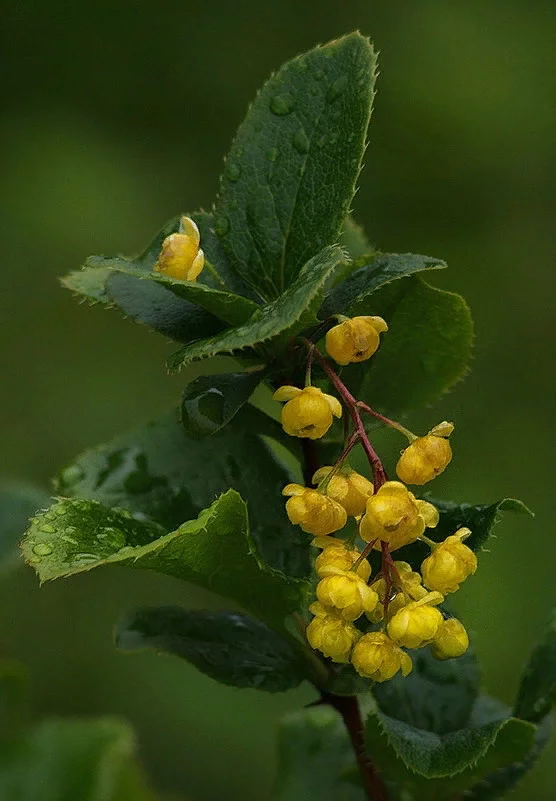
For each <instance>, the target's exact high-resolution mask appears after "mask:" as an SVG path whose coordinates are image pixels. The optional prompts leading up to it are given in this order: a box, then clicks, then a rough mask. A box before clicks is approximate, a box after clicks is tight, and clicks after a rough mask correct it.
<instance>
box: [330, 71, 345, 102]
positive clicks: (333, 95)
mask: <svg viewBox="0 0 556 801" xmlns="http://www.w3.org/2000/svg"><path fill="white" fill-rule="evenodd" d="M347 82H348V79H347V75H340V77H339V78H336V80H335V81H334V83H332V84H330V87H329V89H328V92H327V93H326V99H327V100H328V102H329V103H333V102H334V101H335V100H337V99H338V98H339V97H340V95H341V94H342V92H343V91H344V89H345V88H346V86H347Z"/></svg>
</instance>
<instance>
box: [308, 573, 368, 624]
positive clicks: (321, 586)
mask: <svg viewBox="0 0 556 801" xmlns="http://www.w3.org/2000/svg"><path fill="white" fill-rule="evenodd" d="M317 598H318V600H319V602H320V603H321V604H323V605H324V606H326V607H328V608H329V609H333V610H334V612H335V613H336V614H338V615H340V616H341V617H343V618H344V620H357V618H358V617H360V616H361V615H362V614H363V612H372V611H373V609H374V608H375V607H376V605H377V603H378V595H377V594H376V592H375V591H374V590H373V589H371V587H369V586H368V585H367V584H366V582H365V581H363V579H362V578H361V577H360V576H358V575H357V574H356V573H352V572H350V573H343V572H341V571H340V570H338V571H337V573H336V575H328V576H327V577H326V578H323V579H322V580H321V581H319V583H318V584H317Z"/></svg>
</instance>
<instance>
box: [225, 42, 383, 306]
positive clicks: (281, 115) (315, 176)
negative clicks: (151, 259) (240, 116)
mask: <svg viewBox="0 0 556 801" xmlns="http://www.w3.org/2000/svg"><path fill="white" fill-rule="evenodd" d="M375 67H376V61H375V55H374V52H373V49H372V47H371V45H370V44H369V41H368V40H367V39H365V38H364V37H362V36H360V35H359V34H358V33H354V34H350V35H349V36H346V37H344V38H342V39H338V40H336V41H335V42H331V43H329V44H327V45H324V46H323V47H318V48H315V49H314V50H311V51H310V52H309V53H306V54H304V55H302V56H299V57H298V58H295V59H293V60H292V61H290V62H288V63H287V64H285V65H284V66H283V67H282V68H281V69H280V70H278V72H277V73H276V74H275V75H273V76H272V78H270V80H269V81H268V82H267V83H266V84H265V85H264V87H263V88H262V89H261V91H260V92H259V94H258V95H257V97H256V99H255V101H254V102H253V104H252V105H251V107H250V109H249V111H248V114H247V117H246V118H245V120H244V122H243V123H242V125H241V126H240V128H239V130H238V133H237V136H236V138H235V140H234V142H233V144H232V148H231V150H230V153H229V155H228V158H227V160H226V169H225V172H224V175H223V177H222V181H221V186H220V192H219V196H218V199H217V201H216V206H215V229H216V233H217V234H218V235H219V236H220V238H221V240H222V244H223V247H224V250H225V251H226V254H227V256H228V258H229V261H230V263H231V264H232V265H233V267H234V268H235V270H236V271H237V272H238V273H239V274H240V275H241V276H242V277H243V278H244V280H245V281H246V282H247V283H248V284H249V285H250V286H252V287H253V289H254V290H255V291H257V292H260V294H261V295H262V296H263V297H264V298H266V299H272V298H275V297H277V296H279V295H280V293H281V292H283V291H284V289H286V287H288V286H289V285H290V284H291V283H292V282H293V281H294V280H295V279H296V277H297V275H298V273H299V271H300V269H301V267H302V266H303V265H304V264H305V263H306V262H307V261H308V260H309V259H310V258H311V257H312V256H314V254H315V253H318V251H320V250H321V249H322V248H324V247H326V246H327V245H331V244H333V243H334V242H335V241H336V240H337V238H338V234H339V232H340V227H341V225H342V222H343V221H344V218H345V216H346V214H347V212H348V210H349V208H350V203H351V201H352V198H353V195H354V193H355V184H356V181H357V177H358V175H359V170H360V167H361V160H362V158H363V152H364V149H365V141H366V135H367V126H368V123H369V118H370V114H371V105H372V99H373V84H374V77H375Z"/></svg>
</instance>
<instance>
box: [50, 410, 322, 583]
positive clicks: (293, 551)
mask: <svg viewBox="0 0 556 801" xmlns="http://www.w3.org/2000/svg"><path fill="white" fill-rule="evenodd" d="M281 431H282V429H281V428H280V426H279V425H278V424H277V423H276V422H274V421H273V420H271V419H270V418H269V417H267V415H265V414H263V413H262V412H259V411H258V410H256V409H254V408H253V407H252V406H250V405H246V406H244V407H243V408H242V409H241V410H240V411H239V412H238V414H237V415H236V417H235V419H234V422H233V425H230V426H226V428H224V429H223V430H222V431H220V432H217V433H216V434H214V435H213V436H211V437H207V438H205V439H202V440H199V439H198V438H194V437H190V436H188V435H187V433H186V432H185V430H184V428H183V426H182V425H181V424H180V423H179V420H178V419H177V414H176V413H175V412H170V413H169V414H165V415H163V416H162V417H160V418H158V419H157V420H153V421H152V422H151V423H149V424H147V425H146V426H144V427H143V428H139V429H136V430H135V431H131V432H129V433H127V434H123V435H121V436H120V437H117V438H116V439H114V440H113V441H112V442H109V443H107V444H106V445H101V446H100V447H99V448H96V449H94V450H90V451H86V452H85V453H84V454H83V455H82V456H81V457H79V458H78V459H77V460H76V462H74V464H72V465H69V466H68V467H67V468H65V469H64V470H62V472H61V473H60V475H59V477H58V480H57V483H56V488H57V490H58V492H59V493H60V494H61V495H64V496H70V497H74V498H90V499H96V500H99V501H101V502H102V503H103V504H104V505H105V506H108V507H113V506H117V507H122V508H124V509H127V510H129V511H130V512H132V513H134V514H138V515H141V516H146V518H147V519H150V520H153V521H154V522H156V523H158V524H160V525H161V526H163V527H164V529H166V530H167V531H171V530H173V529H175V528H177V527H178V526H179V525H180V524H181V523H183V521H184V520H189V519H191V518H193V517H196V516H197V515H198V514H199V512H200V511H201V510H202V509H204V508H205V507H206V506H209V505H210V503H211V502H212V501H213V500H214V498H215V497H216V496H217V495H219V494H220V493H222V492H226V490H227V489H229V488H230V487H232V488H233V489H235V490H237V492H239V494H240V495H241V496H242V498H244V499H245V501H246V502H247V508H248V514H249V526H250V531H251V535H252V536H253V539H254V541H255V542H256V543H257V549H258V551H259V553H260V554H261V557H262V559H263V560H264V561H265V562H266V563H267V564H269V565H270V566H271V567H273V568H275V569H277V570H281V571H283V572H284V573H286V574H287V575H289V576H294V577H302V576H306V575H307V574H308V572H309V542H310V538H309V537H308V535H306V534H303V532H300V531H299V530H298V529H294V528H293V527H292V526H291V524H290V523H289V521H288V518H287V516H286V512H285V508H284V499H283V497H282V495H281V492H282V488H283V487H284V486H285V485H286V484H287V483H288V482H290V481H291V480H292V476H291V474H290V472H289V471H288V470H287V469H286V467H285V466H284V465H283V464H282V463H281V462H280V461H279V460H278V459H277V458H276V457H275V456H274V454H273V453H272V451H271V449H270V447H269V446H268V444H267V443H266V442H265V441H264V439H263V435H264V436H267V437H275V438H280V437H281Z"/></svg>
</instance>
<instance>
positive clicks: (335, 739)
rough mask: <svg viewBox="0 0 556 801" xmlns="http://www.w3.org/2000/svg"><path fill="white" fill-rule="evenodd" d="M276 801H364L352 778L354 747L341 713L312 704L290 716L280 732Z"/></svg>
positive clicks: (273, 798) (274, 795)
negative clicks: (350, 776) (350, 777)
mask: <svg viewBox="0 0 556 801" xmlns="http://www.w3.org/2000/svg"><path fill="white" fill-rule="evenodd" d="M278 738H279V739H278V753H279V766H278V776H277V779H276V784H275V787H274V791H273V793H272V796H271V797H272V800H273V801H363V799H364V795H363V792H362V790H361V789H360V788H359V787H357V786H355V785H354V784H353V783H352V782H351V781H350V779H349V774H350V771H353V770H354V761H355V760H354V754H353V748H352V746H351V743H350V741H349V738H348V736H347V734H346V730H345V728H344V726H343V724H342V721H341V718H340V716H339V715H338V713H337V712H335V711H334V710H333V709H331V708H330V707H325V706H319V707H309V708H307V709H303V710H301V711H299V712H294V713H293V714H290V715H287V716H286V717H285V718H284V720H283V722H282V724H281V726H280V730H279V734H278Z"/></svg>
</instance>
